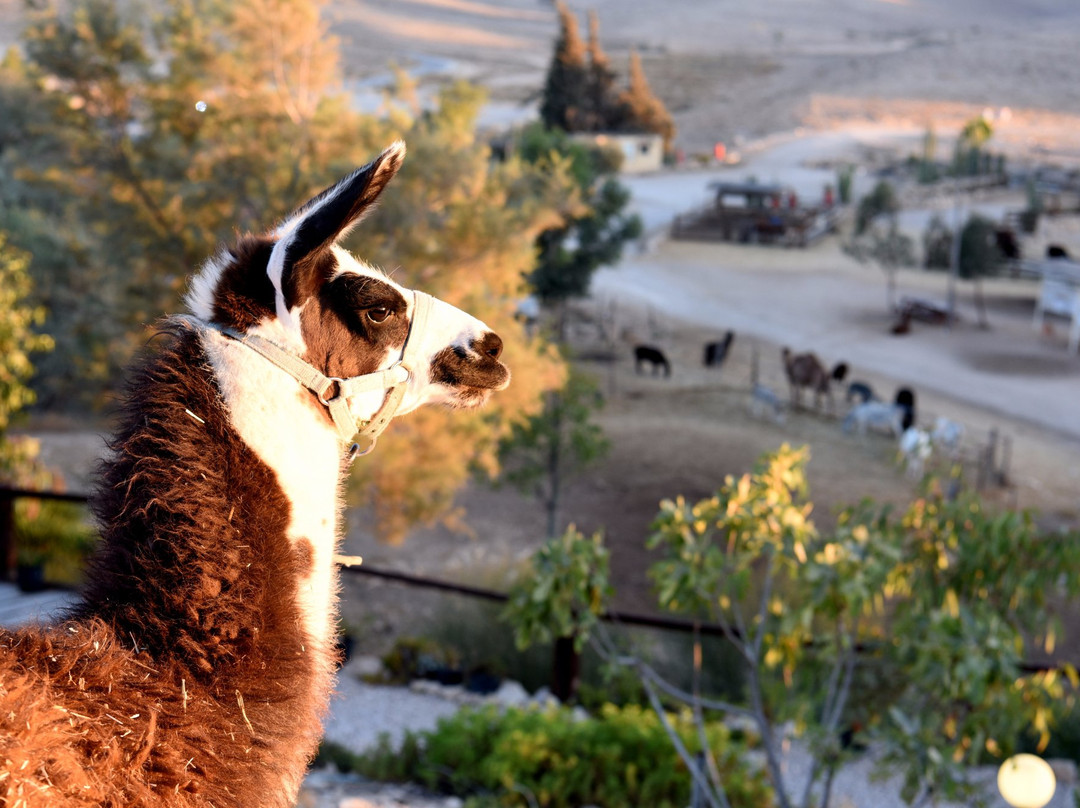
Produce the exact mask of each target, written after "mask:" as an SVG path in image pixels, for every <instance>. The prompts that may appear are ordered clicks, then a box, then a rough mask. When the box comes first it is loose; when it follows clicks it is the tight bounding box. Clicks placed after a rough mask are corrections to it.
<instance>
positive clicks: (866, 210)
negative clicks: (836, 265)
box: [855, 180, 900, 236]
mask: <svg viewBox="0 0 1080 808" xmlns="http://www.w3.org/2000/svg"><path fill="white" fill-rule="evenodd" d="M899 212H900V199H899V198H898V197H897V195H896V189H895V188H893V186H892V184H891V183H889V182H887V181H886V180H880V181H879V182H878V183H877V184H876V185H875V186H874V190H872V191H871V192H870V193H868V194H867V195H866V196H864V197H863V198H862V199H860V200H859V206H858V207H857V208H856V209H855V235H856V236H861V235H862V234H863V233H865V232H866V230H867V228H869V227H870V225H871V223H873V221H874V219H876V218H877V217H879V216H895V215H896V214H897V213H899Z"/></svg>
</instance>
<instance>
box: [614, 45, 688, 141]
mask: <svg viewBox="0 0 1080 808" xmlns="http://www.w3.org/2000/svg"><path fill="white" fill-rule="evenodd" d="M620 101H621V106H622V109H623V114H624V117H623V120H622V121H621V125H620V129H621V130H622V131H626V132H648V133H650V134H655V135H660V136H661V137H662V138H663V139H664V150H665V151H668V150H670V148H671V143H672V141H673V140H674V139H675V121H674V120H672V117H671V113H669V112H668V110H667V107H665V106H664V102H663V101H661V100H660V99H659V98H657V96H656V95H655V94H654V93H653V91H652V88H651V87H650V86H649V81H648V79H647V78H645V70H644V68H643V67H642V66H641V56H640V55H639V54H638V52H637V51H636V50H631V51H630V77H629V83H628V85H627V88H626V90H625V91H624V92H623V93H622V95H621V96H620Z"/></svg>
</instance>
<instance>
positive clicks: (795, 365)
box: [781, 348, 848, 409]
mask: <svg viewBox="0 0 1080 808" xmlns="http://www.w3.org/2000/svg"><path fill="white" fill-rule="evenodd" d="M781 358H782V359H783V361H784V372H785V373H786V374H787V378H788V386H789V388H790V390H791V403H792V405H793V406H795V407H800V406H802V404H801V401H800V400H799V393H800V391H801V390H802V388H804V387H805V388H807V389H808V390H810V391H811V392H812V393H813V394H814V406H815V407H817V408H819V409H820V407H821V400H822V399H823V398H824V399H825V400H826V401H828V404H829V408H830V409H831V408H832V391H831V390H830V389H829V385H830V383H831V382H833V381H837V382H839V381H843V379H844V377H845V376H846V375H847V370H848V366H847V364H846V363H845V362H840V363H838V364H837V365H836V366H835V367H834V368H833V369H832V372H831V373H830V372H828V371H826V370H825V366H824V365H823V364H821V360H820V359H818V358H817V356H815V355H814V354H812V353H801V354H793V353H792V352H791V350H790V349H789V348H784V349H783V350H782V351H781Z"/></svg>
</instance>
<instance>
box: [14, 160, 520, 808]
mask: <svg viewBox="0 0 1080 808" xmlns="http://www.w3.org/2000/svg"><path fill="white" fill-rule="evenodd" d="M404 156H405V145H404V144H403V143H396V144H394V145H392V146H391V147H390V148H388V149H387V150H386V151H384V152H383V153H382V154H381V155H379V156H378V157H377V158H376V159H375V160H374V161H372V162H371V163H370V164H369V165H367V166H365V167H363V168H361V169H359V170H357V171H355V172H354V173H352V174H350V175H349V176H347V177H346V178H345V179H343V180H342V181H341V182H339V183H338V184H336V185H334V186H333V187H331V188H329V189H327V190H326V191H324V192H323V193H322V194H320V195H318V196H316V197H315V198H314V199H312V200H311V201H310V202H308V203H307V204H306V205H304V206H303V207H301V208H300V209H299V210H298V211H297V212H296V213H294V214H293V215H291V216H290V217H289V218H287V219H286V220H285V221H284V223H282V224H281V225H279V226H278V227H277V228H275V229H273V230H271V231H269V232H268V233H264V234H261V235H246V236H242V237H240V238H239V239H238V241H237V242H236V243H235V244H234V245H233V246H231V247H229V248H227V249H225V250H223V251H221V252H220V253H219V254H218V255H217V256H216V257H215V258H213V259H211V260H210V261H209V262H208V263H207V264H206V265H205V266H204V267H203V269H202V271H201V272H200V273H199V274H198V276H197V277H196V278H195V279H194V281H193V282H192V284H191V288H190V292H189V294H188V297H187V303H188V306H189V308H190V311H191V315H190V316H185V317H176V318H171V319H169V320H166V321H165V323H164V326H163V328H164V331H165V332H166V334H167V335H168V339H167V342H166V344H164V345H163V346H161V348H160V350H158V351H156V352H155V353H154V354H153V355H152V356H150V357H148V358H147V360H146V363H145V365H144V366H143V367H142V368H141V370H139V372H138V373H137V374H136V376H135V377H134V379H133V381H132V384H131V388H130V390H129V393H128V396H127V400H126V404H125V408H124V413H123V416H122V418H121V421H120V426H119V431H118V433H117V435H116V437H115V439H114V440H113V442H112V444H111V446H112V450H113V451H112V454H111V456H110V457H109V459H108V460H107V461H106V464H105V466H104V467H103V470H102V479H101V484H100V486H99V488H98V490H97V492H96V494H95V496H94V498H93V507H94V512H95V514H96V516H97V519H98V523H99V525H100V528H101V543H100V545H99V550H98V552H97V554H96V556H95V557H94V559H93V561H92V563H91V566H90V570H89V572H88V574H87V586H86V589H85V591H84V593H83V594H82V598H81V601H80V602H79V603H78V604H77V605H76V606H75V607H74V608H73V609H72V610H71V612H70V613H69V614H68V615H67V619H66V620H65V621H64V622H62V623H59V624H58V625H55V626H51V627H50V626H45V627H33V628H26V629H18V630H7V629H0V760H2V761H3V765H2V767H0V768H2V770H3V776H2V777H0V804H2V805H8V806H12V808H14V806H16V805H21V806H25V808H42V807H43V806H63V808H76V807H77V806H83V807H87V808H88V807H89V806H120V805H123V806H128V807H129V808H152V807H153V808H164V806H168V807H169V808H196V806H198V807H199V808H205V807H206V806H211V805H212V806H216V808H250V807H251V806H261V807H262V808H287V807H288V806H294V805H296V798H297V792H298V790H299V788H300V783H301V780H302V778H303V776H304V772H305V770H306V768H307V765H308V763H309V761H310V760H311V758H312V756H313V755H314V753H315V750H316V747H317V745H318V743H319V739H320V737H321V735H322V729H321V719H322V716H323V715H324V714H325V713H326V711H327V707H328V704H329V700H330V694H331V691H332V689H333V671H334V667H335V662H336V661H337V651H336V642H335V640H336V634H337V592H338V583H337V567H336V565H335V562H334V554H335V550H336V547H337V543H338V539H339V536H340V534H341V515H342V512H341V491H342V471H343V468H344V467H345V465H346V463H345V460H346V458H347V457H348V456H349V455H350V448H349V447H350V443H351V441H352V439H353V436H354V435H355V434H357V433H358V430H359V435H360V436H361V439H362V440H363V442H364V444H365V447H368V448H369V447H370V446H371V445H373V444H374V441H375V439H376V438H377V437H378V434H379V432H381V430H382V429H383V428H384V427H385V426H386V425H387V424H388V423H389V422H390V420H391V419H392V418H393V417H394V416H395V415H400V414H402V413H406V412H409V411H410V410H415V409H416V408H417V407H420V406H423V405H425V404H443V405H447V406H450V407H465V408H471V407H476V406H479V405H480V404H482V403H483V402H484V401H485V400H486V399H487V398H488V396H489V395H490V394H491V392H492V391H493V390H500V389H502V388H504V387H506V386H507V384H508V383H509V380H510V373H509V371H508V370H507V368H506V366H505V365H503V364H502V362H500V361H499V355H500V352H501V350H502V340H501V339H500V338H499V337H498V336H497V335H496V334H495V333H494V332H493V331H491V330H490V329H489V328H488V327H487V326H485V325H484V324H483V323H482V322H480V321H479V320H477V319H475V318H474V317H471V316H470V315H468V314H466V313H465V312H463V311H459V310H458V309H456V308H454V307H453V306H451V305H449V304H448V303H445V302H443V301H440V300H436V299H434V298H432V297H429V296H428V295H426V294H424V293H423V292H418V291H413V290H412V289H407V288H405V287H403V286H401V285H399V284H398V283H396V282H394V281H393V280H391V279H390V278H389V277H387V276H386V275H384V274H383V273H382V272H381V271H379V270H378V269H375V268H373V267H371V266H369V265H367V264H365V263H363V262H361V261H358V260H357V259H356V258H354V257H353V256H352V255H350V254H349V253H347V252H346V251H345V250H344V249H342V248H341V247H339V246H337V242H338V240H339V239H340V238H341V237H342V236H343V235H344V234H345V233H346V232H347V231H348V230H349V228H350V227H352V226H353V225H354V224H355V223H356V222H358V221H359V220H360V218H361V217H362V216H363V215H364V213H365V212H366V211H367V210H368V209H369V208H370V207H371V205H372V203H374V202H375V199H376V198H377V197H378V196H379V194H380V193H381V192H382V190H383V188H384V187H385V186H386V184H387V183H388V182H389V181H390V180H391V178H392V177H393V176H394V175H395V174H396V173H397V171H398V168H399V167H400V165H401V162H402V159H403V158H404ZM361 424H363V425H364V426H363V427H361V426H360V425H361Z"/></svg>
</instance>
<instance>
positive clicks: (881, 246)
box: [844, 216, 915, 312]
mask: <svg viewBox="0 0 1080 808" xmlns="http://www.w3.org/2000/svg"><path fill="white" fill-rule="evenodd" d="M844 252H846V253H847V254H848V255H850V256H852V257H853V258H855V259H856V260H857V261H859V262H861V263H867V262H873V263H875V264H877V265H878V266H879V267H881V269H882V271H883V272H884V273H885V307H886V309H887V310H888V311H890V312H892V311H895V310H896V276H897V274H898V272H899V271H900V269H901V267H910V266H915V242H914V241H913V240H912V238H911V236H909V235H907V234H906V233H902V232H900V228H899V226H898V225H897V223H896V217H895V216H890V217H889V223H888V226H887V227H880V226H871V227H868V228H867V229H866V230H864V231H863V233H862V235H861V236H859V237H857V238H853V239H852V240H851V242H850V243H848V244H845V245H844Z"/></svg>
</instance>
